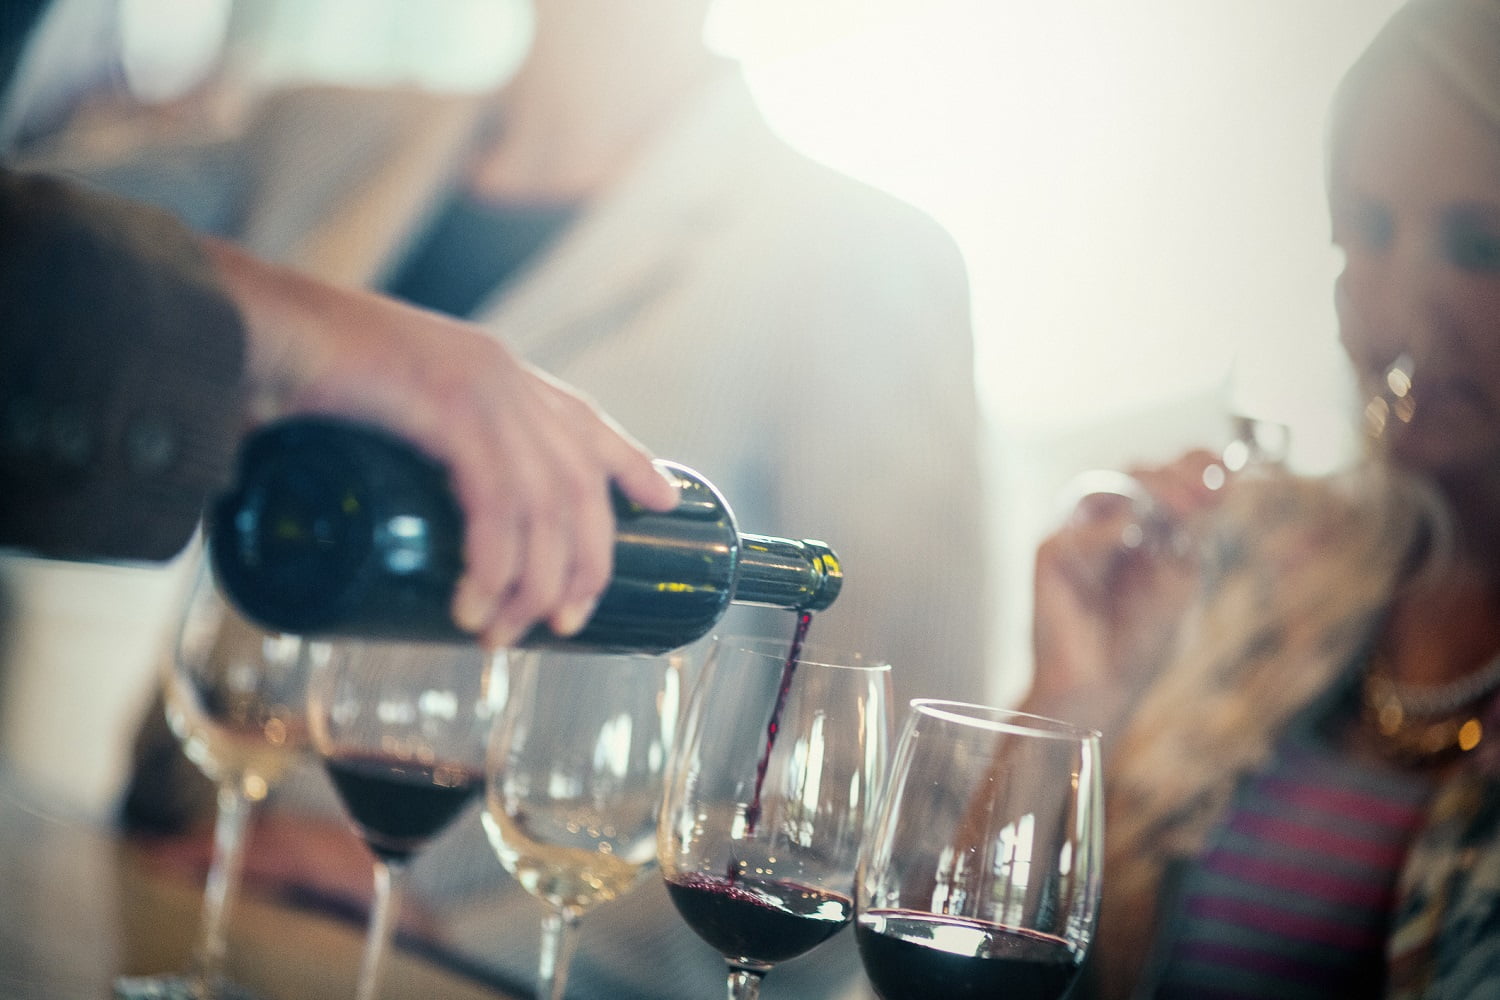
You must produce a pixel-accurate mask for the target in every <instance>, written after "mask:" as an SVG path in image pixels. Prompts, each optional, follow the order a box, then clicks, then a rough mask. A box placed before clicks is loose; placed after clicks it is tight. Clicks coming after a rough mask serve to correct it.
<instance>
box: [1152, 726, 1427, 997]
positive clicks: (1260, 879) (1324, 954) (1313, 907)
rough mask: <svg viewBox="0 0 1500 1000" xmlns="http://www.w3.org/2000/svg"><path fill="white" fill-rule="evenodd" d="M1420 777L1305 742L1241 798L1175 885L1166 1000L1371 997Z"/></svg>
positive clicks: (1413, 823)
mask: <svg viewBox="0 0 1500 1000" xmlns="http://www.w3.org/2000/svg"><path fill="white" fill-rule="evenodd" d="M1431 787H1432V782H1431V778H1430V776H1428V775H1422V774H1417V773H1413V772H1409V771H1402V770H1398V769H1396V768H1394V767H1390V766H1386V765H1383V764H1380V763H1378V762H1374V761H1368V760H1358V759H1355V758H1354V757H1352V756H1349V755H1346V754H1343V753H1341V752H1339V751H1338V750H1337V749H1336V748H1335V747H1334V746H1333V745H1331V744H1330V743H1329V742H1328V741H1327V740H1324V739H1316V738H1314V737H1312V736H1311V735H1303V736H1301V737H1299V738H1297V739H1295V740H1292V741H1290V742H1289V743H1287V744H1286V745H1284V746H1283V747H1282V748H1281V750H1280V753H1279V754H1278V756H1277V759H1276V760H1275V761H1274V762H1273V763H1272V764H1271V766H1270V767H1269V768H1268V769H1267V770H1266V771H1264V772H1262V773H1261V774H1259V775H1257V776H1255V777H1253V778H1251V779H1249V780H1248V781H1247V782H1246V784H1245V786H1244V787H1243V788H1241V789H1240V791H1239V794H1238V795H1237V796H1236V799H1235V802H1234V804H1233V806H1232V808H1231V809H1230V811H1229V813H1228V815H1227V816H1226V818H1225V821H1224V823H1223V825H1222V826H1221V829H1220V832H1219V835H1218V837H1217V839H1216V840H1215V841H1214V842H1213V843H1212V844H1211V845H1210V847H1209V848H1208V850H1206V851H1205V853H1204V854H1203V855H1202V856H1201V857H1199V858H1198V859H1197V861H1196V863H1195V864H1194V865H1193V866H1191V867H1190V868H1189V870H1188V871H1187V872H1186V873H1185V875H1184V881H1183V886H1182V897H1181V908H1180V911H1179V917H1180V919H1179V928H1178V933H1177V935H1176V938H1175V940H1173V941H1172V943H1171V945H1170V948H1169V950H1168V952H1167V956H1166V965H1165V968H1164V971H1163V978H1162V980H1161V988H1160V990H1159V992H1158V994H1157V996H1158V997H1159V998H1161V1000H1168V998H1170V1000H1188V998H1191V1000H1261V998H1265V1000H1270V998H1275V1000H1321V998H1340V1000H1343V998H1358V997H1377V996H1379V995H1380V994H1381V990H1382V984H1383V982H1384V946H1385V939H1386V934H1387V930H1388V927H1389V920H1390V913H1391V909H1392V906H1393V903H1394V897H1395V887H1396V878H1397V874H1398V872H1399V871H1400V867H1401V862H1402V859H1403V858H1404V857H1405V854H1406V851H1407V848H1408V846H1409V845H1410V843H1411V841H1412V839H1413V837H1414V836H1415V835H1416V831H1417V829H1418V827H1419V825H1420V824H1421V822H1422V818H1423V815H1424V805H1425V803H1426V800H1427V797H1428V795H1429V794H1430V792H1431Z"/></svg>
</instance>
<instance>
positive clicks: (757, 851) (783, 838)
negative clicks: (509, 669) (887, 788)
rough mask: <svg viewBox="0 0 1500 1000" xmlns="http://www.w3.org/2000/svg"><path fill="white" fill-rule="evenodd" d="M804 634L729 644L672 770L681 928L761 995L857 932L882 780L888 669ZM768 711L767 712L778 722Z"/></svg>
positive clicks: (668, 852)
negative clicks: (769, 980) (848, 930)
mask: <svg viewBox="0 0 1500 1000" xmlns="http://www.w3.org/2000/svg"><path fill="white" fill-rule="evenodd" d="M810 621H811V615H808V614H806V613H801V614H799V616H798V621H797V624H798V627H797V629H796V638H795V640H794V641H793V643H792V645H791V648H790V649H788V646H787V644H786V643H785V641H781V642H776V641H770V642H768V641H766V640H759V639H743V638H739V639H736V638H728V639H726V638H720V639H719V640H718V641H717V642H716V643H715V645H714V647H713V650H712V652H711V653H710V655H709V657H708V659H707V661H706V662H705V664H704V667H703V670H702V672H701V673H700V675H699V677H698V681H697V686H696V687H695V689H694V692H693V696H692V698H691V699H690V700H689V704H688V709H687V712H686V715H685V717H684V723H683V736H682V738H681V740H680V742H679V743H678V744H677V746H676V748H675V749H674V751H673V759H672V763H671V764H670V766H669V767H668V773H667V792H666V799H665V801H664V804H663V806H662V810H661V819H660V823H659V826H658V831H657V859H658V861H659V862H660V864H661V869H662V877H663V880H664V882H665V883H666V888H667V892H668V895H669V897H670V898H671V900H672V902H673V904H674V906H675V907H676V909H677V911H678V912H679V914H681V916H682V918H683V920H684V921H685V922H686V923H687V924H688V926H689V927H691V928H692V929H693V931H694V932H695V933H696V934H697V935H698V936H699V937H701V938H703V939H704V941H706V942H707V943H708V944H709V945H711V946H712V947H713V948H714V950H715V951H718V952H719V953H720V954H721V955H723V956H724V960H725V964H726V966H727V972H728V985H729V995H730V997H732V998H734V1000H753V998H754V997H756V996H757V995H758V990H759V984H760V980H761V978H762V977H763V976H765V975H766V973H767V972H769V971H770V970H771V969H772V968H773V967H774V966H775V965H776V964H777V963H778V962H781V961H783V960H785V959H788V958H792V957H795V956H798V955H802V954H804V953H806V952H809V951H811V950H813V949H815V948H817V947H818V946H819V945H821V944H823V943H824V942H825V941H827V940H828V939H829V938H831V937H833V936H835V935H836V934H837V933H838V932H839V930H840V929H842V928H843V927H845V926H847V925H848V924H849V922H850V920H851V918H852V913H853V892H852V891H851V890H852V888H853V885H854V867H855V861H856V859H857V856H858V850H859V841H860V837H861V836H862V834H863V831H864V830H865V828H866V825H867V824H866V810H867V809H868V808H870V806H871V804H872V803H873V802H874V801H875V798H876V796H875V792H876V789H877V788H878V787H879V785H880V784H881V781H882V778H883V776H884V772H885V760H886V745H887V744H886V739H887V732H888V729H887V708H886V706H887V702H888V699H889V691H890V667H889V665H887V664H884V663H879V662H872V661H869V660H867V659H866V658H865V657H863V656H860V655H859V654H857V653H851V652H849V651H847V650H844V651H841V650H832V649H825V650H819V649H816V648H814V647H811V646H808V647H805V648H804V646H803V640H804V639H805V637H806V633H807V629H808V624H809V622H810ZM768 717H769V718H768Z"/></svg>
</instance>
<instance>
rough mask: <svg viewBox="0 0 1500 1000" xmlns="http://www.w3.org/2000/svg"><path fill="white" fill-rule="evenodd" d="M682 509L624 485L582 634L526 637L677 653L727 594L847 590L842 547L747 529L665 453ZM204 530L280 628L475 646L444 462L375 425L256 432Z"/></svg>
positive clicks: (787, 600)
mask: <svg viewBox="0 0 1500 1000" xmlns="http://www.w3.org/2000/svg"><path fill="white" fill-rule="evenodd" d="M660 464H661V466H662V468H663V469H664V470H665V471H667V472H669V473H670V474H671V475H673V476H674V477H675V478H676V480H677V489H678V502H677V506H676V508H674V509H673V510H670V511H667V512H665V513H662V512H657V511H649V510H645V509H643V508H641V507H639V506H637V505H635V504H633V503H631V502H630V501H629V500H627V499H625V498H624V497H623V496H621V495H620V494H619V493H618V492H616V494H615V501H614V502H615V517H616V535H615V548H614V575H613V577H612V579H611V580H610V582H609V585H608V586H607V587H606V589H605V591H604V593H603V595H602V596H601V597H600V600H599V604H598V606H597V608H596V609H595V611H594V613H593V616H592V617H591V618H590V620H589V621H588V623H587V624H586V625H585V626H584V628H583V629H582V631H580V632H579V633H577V634H576V635H573V636H571V637H567V638H563V637H559V636H557V635H555V634H554V633H552V632H551V631H550V630H548V629H547V628H545V627H544V626H538V627H537V628H535V629H533V630H532V631H531V632H530V633H528V634H527V635H526V636H525V637H524V638H523V640H522V642H521V645H526V646H549V645H552V646H555V645H562V646H567V647H569V648H575V649H593V650H599V651H608V652H653V653H654V652H664V651H666V650H669V649H675V648H677V647H680V646H684V645H686V644H688V643H690V642H692V641H693V640H694V639H697V638H699V637H700V636H703V635H705V634H706V633H707V632H708V631H709V630H710V629H711V628H713V626H714V623H715V622H717V621H718V620H719V618H720V616H722V615H723V613H724V611H725V610H726V608H727V607H728V606H729V604H730V603H732V602H733V603H740V604H756V605H762V606H770V607H783V608H789V609H796V610H808V611H817V610H821V609H822V608H825V607H827V606H828V605H829V604H831V603H832V602H833V600H834V598H835V597H836V596H837V595H838V592H839V587H840V585H841V583H842V580H843V577H842V573H841V570H840V567H839V561H838V557H837V556H836V555H835V554H834V552H833V551H832V549H830V548H829V547H828V546H827V545H825V544H824V543H822V542H818V541H811V540H805V541H798V540H794V539H787V538H774V537H770V536H766V535H750V534H742V533H741V532H740V531H739V528H738V526H737V525H736V523H735V519H734V515H733V514H732V513H731V511H730V509H729V505H728V504H727V503H726V502H725V500H724V498H723V497H722V496H721V495H720V494H719V492H718V491H717V490H716V489H715V488H714V487H713V486H712V485H711V484H709V483H708V482H707V481H706V480H704V479H703V477H702V476H700V475H698V474H697V473H695V472H693V471H692V470H690V469H686V468H684V467H682V466H680V465H675V464H672V463H667V462H663V463H660ZM207 536H208V539H209V543H210V556H211V559H212V562H213V567H214V572H215V575H216V576H217V578H218V581H219V584H220V586H221V587H222V588H223V590H224V592H225V594H226V595H227V596H228V597H229V598H230V600H232V601H233V602H234V603H235V604H236V605H237V606H238V607H239V608H240V610H241V611H242V612H243V613H244V614H245V615H246V616H247V617H248V618H250V619H252V620H253V621H255V622H257V623H259V624H260V625H262V626H264V627H265V628H268V629H273V630H277V631H282V632H291V633H297V634H302V635H314V636H352V637H362V638H388V639H405V640H418V641H421V640H432V641H467V640H469V639H470V638H471V637H470V636H469V635H468V634H467V633H465V632H463V631H462V630H460V629H459V628H458V626H457V625H455V624H454V623H453V620H452V618H451V616H450V613H449V610H450V606H451V604H452V600H453V590H454V586H455V585H456V583H457V581H458V578H459V576H460V573H461V571H462V569H463V516H462V514H461V512H460V510H459V508H458V505H457V502H456V501H455V500H454V498H453V494H452V492H451V491H450V489H449V485H448V479H447V473H446V470H445V469H444V468H443V466H442V465H440V464H439V463H437V462H435V461H433V460H432V459H430V458H428V457H427V456H425V455H423V454H422V453H421V452H419V451H417V450H416V449H415V448H413V447H412V446H411V445H409V444H407V443H405V442H404V441H401V440H399V439H397V438H395V437H393V436H391V435H389V434H387V433H385V432H383V431H380V430H377V429H375V428H373V427H369V426H367V425H363V424H356V423H350V422H348V421H343V420H337V419H331V418H323V417H297V418H292V419H287V420H282V421H278V422H276V423H273V424H268V425H267V426H265V427H264V428H262V429H260V430H259V431H257V432H256V433H255V434H253V435H251V436H250V437H249V438H248V439H247V440H246V442H245V444H244V446H243V448H242V449H241V452H240V456H239V467H238V481H237V483H236V485H235V486H234V487H233V489H232V490H231V491H230V492H229V493H228V494H227V495H225V496H224V497H222V498H221V499H220V500H219V501H218V502H217V503H216V504H215V505H214V507H213V509H212V510H211V512H210V517H209V519H208V528H207Z"/></svg>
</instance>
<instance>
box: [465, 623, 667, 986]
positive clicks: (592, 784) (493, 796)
mask: <svg viewBox="0 0 1500 1000" xmlns="http://www.w3.org/2000/svg"><path fill="white" fill-rule="evenodd" d="M494 669H495V678H496V683H497V684H498V683H499V682H500V681H499V679H500V678H501V677H504V678H505V680H506V683H507V684H508V691H507V697H506V707H505V711H504V714H503V715H502V717H501V721H500V723H499V725H497V726H496V727H495V730H494V734H493V738H492V739H491V741H490V753H489V763H488V766H487V769H486V770H487V774H488V780H487V792H486V803H485V806H486V808H485V811H484V814H483V816H482V820H483V823H484V828H485V831H486V832H487V833H488V834H489V838H490V843H491V844H492V845H493V846H494V848H495V854H496V855H497V856H498V857H499V859H500V863H501V865H503V866H504V867H505V870H506V871H508V872H510V874H511V875H513V876H515V878H516V880H517V881H518V882H520V884H521V886H522V887H523V888H524V889H525V890H526V891H527V892H528V893H530V894H531V895H533V896H535V897H536V898H537V899H539V900H541V901H542V902H543V903H544V904H545V905H546V907H547V911H546V915H545V916H544V918H543V921H542V948H541V956H540V960H539V962H538V970H537V980H538V985H537V996H538V997H542V998H545V1000H560V998H561V997H562V996H563V993H564V991H565V989H566V988H567V979H568V967H569V964H570V961H571V958H572V954H573V951H574V949H575V947H576V942H577V931H578V925H579V922H580V921H581V920H582V918H583V915H584V914H585V913H587V912H588V911H589V910H591V909H593V908H594V907H596V906H599V905H600V904H602V903H607V902H609V901H610V900H612V899H616V898H618V897H619V896H622V895H624V894H625V893H627V892H629V891H630V890H631V889H633V888H634V887H635V886H636V885H637V884H639V883H640V881H641V880H642V878H643V877H644V875H645V874H646V873H647V872H648V871H649V870H650V869H651V868H653V867H654V865H655V861H656V815H657V810H658V808H659V807H660V804H661V794H662V781H663V775H664V773H665V770H666V764H667V758H668V757H669V755H670V753H671V750H672V743H673V739H674V736H675V731H676V726H677V714H678V710H679V704H680V686H681V679H680V678H681V670H680V664H679V661H678V658H677V657H676V656H675V655H674V654H662V655H658V656H625V655H619V656H615V655H591V654H586V653H568V652H562V651H532V652H519V651H511V652H509V653H506V654H504V656H503V657H497V659H496V662H495V666H494Z"/></svg>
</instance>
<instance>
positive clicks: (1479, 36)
mask: <svg viewBox="0 0 1500 1000" xmlns="http://www.w3.org/2000/svg"><path fill="white" fill-rule="evenodd" d="M1411 64H1416V65H1419V66H1422V67H1424V68H1426V69H1428V70H1429V71H1431V72H1432V74H1433V75H1434V76H1435V77H1436V78H1437V80H1438V81H1440V82H1441V83H1442V85H1444V86H1446V87H1448V88H1449V89H1450V90H1451V91H1452V92H1453V94H1454V96H1455V97H1457V98H1458V99H1459V100H1461V101H1462V102H1463V103H1464V104H1466V105H1468V106H1469V107H1470V109H1472V110H1473V111H1475V112H1476V113H1477V114H1478V115H1479V116H1480V117H1481V118H1482V119H1484V120H1485V121H1486V122H1488V123H1489V124H1490V125H1491V126H1493V127H1494V129H1495V131H1497V132H1500V0H1411V2H1409V3H1407V4H1406V5H1405V6H1404V7H1402V8H1401V9H1400V10H1398V11H1397V12H1396V13H1395V14H1394V15H1393V16H1392V17H1391V18H1390V20H1389V21H1387V22H1386V23H1385V26H1384V27H1382V28H1381V30H1380V31H1379V32H1378V33H1377V34H1376V35H1375V38H1374V39H1373V40H1372V41H1371V42H1370V44H1369V46H1367V47H1366V48H1365V50H1364V52H1363V53H1361V54H1360V56H1359V58H1358V59H1356V60H1355V62H1354V64H1353V65H1352V66H1351V67H1350V68H1349V71H1348V72H1347V73H1345V74H1344V78H1343V80H1342V81H1340V83H1339V87H1338V89H1337V91H1335V93H1334V99H1333V107H1332V113H1331V115H1330V129H1329V134H1328V140H1329V156H1328V161H1329V167H1330V178H1331V176H1332V169H1333V167H1334V166H1335V165H1336V163H1337V160H1338V157H1339V155H1340V153H1341V150H1342V149H1343V148H1344V145H1345V142H1344V139H1345V136H1346V135H1347V132H1348V129H1349V126H1350V123H1351V121H1352V119H1353V117H1354V111H1355V110H1356V109H1357V108H1358V106H1359V104H1360V102H1361V101H1362V100H1363V98H1364V96H1365V94H1366V92H1367V91H1368V90H1369V88H1370V85H1371V84H1372V83H1373V82H1374V81H1375V80H1378V79H1380V78H1382V77H1383V76H1384V75H1385V74H1387V73H1389V72H1390V71H1391V69H1392V68H1393V67H1394V66H1399V65H1411Z"/></svg>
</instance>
